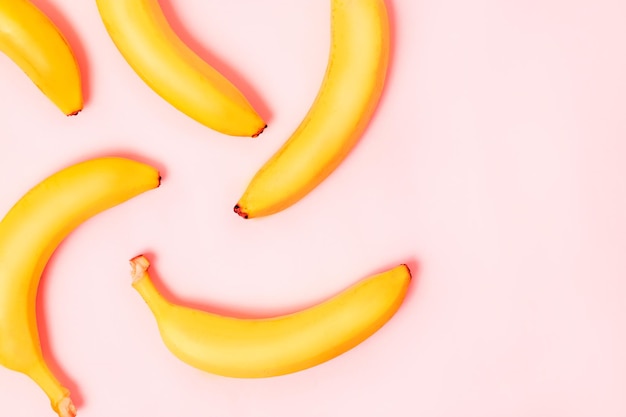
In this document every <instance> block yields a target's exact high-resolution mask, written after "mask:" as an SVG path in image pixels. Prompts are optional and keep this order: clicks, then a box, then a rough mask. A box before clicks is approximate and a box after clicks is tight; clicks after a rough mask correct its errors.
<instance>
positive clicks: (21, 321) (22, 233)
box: [0, 157, 160, 417]
mask: <svg viewBox="0 0 626 417" xmlns="http://www.w3.org/2000/svg"><path fill="white" fill-rule="evenodd" d="M159 183H160V176H159V172H158V171H157V170H156V169H154V168H152V167H150V166H148V165H145V164H143V163H140V162H136V161H133V160H130V159H125V158H116V157H108V158H96V159H91V160H88V161H85V162H81V163H78V164H76V165H72V166H70V167H68V168H65V169H62V170H61V171H59V172H57V173H55V174H53V175H52V176H50V177H48V178H46V179H45V180H43V181H42V182H41V183H39V184H38V185H36V186H35V187H34V188H32V189H31V190H30V191H28V192H27V193H26V194H25V195H24V196H23V197H22V198H21V199H20V200H19V201H18V202H17V203H16V204H15V205H14V206H13V207H12V208H11V209H10V210H9V212H8V213H7V214H6V216H5V217H4V218H3V219H2V221H0V365H3V366H5V367H7V368H9V369H13V370H15V371H18V372H21V373H24V374H26V375H27V376H29V377H30V378H31V379H33V380H34V381H35V382H36V383H37V384H38V385H39V386H40V387H41V389H42V390H43V391H44V392H45V393H46V395H47V396H48V398H49V399H50V402H51V404H52V408H53V409H54V410H55V411H56V412H57V413H58V414H59V416H60V417H70V416H74V415H75V414H76V408H75V407H74V405H73V403H72V400H71V399H70V393H69V391H68V390H67V388H65V387H63V386H62V385H61V383H60V382H59V381H58V379H57V378H56V377H55V375H53V373H52V372H51V370H50V369H49V367H48V366H47V364H46V362H45V359H44V357H43V356H42V351H41V345H40V341H39V332H38V330H37V319H36V305H35V303H36V296H37V288H38V285H39V280H40V277H41V274H42V271H43V269H44V268H45V266H46V263H47V262H48V259H49V258H50V256H51V255H52V253H53V252H54V250H55V249H56V247H57V246H58V244H59V243H60V242H61V241H62V240H63V239H64V238H65V237H66V236H67V235H68V234H69V233H70V232H71V231H72V230H73V229H74V228H76V227H77V226H78V225H80V224H81V223H82V222H84V221H85V220H87V219H88V218H90V217H92V216H94V215H95V214H97V213H99V212H101V211H103V210H106V209H108V208H111V207H113V206H115V205H117V204H120V203H122V202H123V201H126V200H128V199H130V198H131V197H134V196H136V195H138V194H140V193H143V192H144V191H147V190H150V189H153V188H156V187H158V186H159Z"/></svg>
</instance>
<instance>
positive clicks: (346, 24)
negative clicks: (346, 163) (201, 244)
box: [234, 0, 389, 218]
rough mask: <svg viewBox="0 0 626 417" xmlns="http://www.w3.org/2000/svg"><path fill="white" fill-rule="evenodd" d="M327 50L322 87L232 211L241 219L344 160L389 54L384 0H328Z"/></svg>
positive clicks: (293, 197) (302, 190)
mask: <svg viewBox="0 0 626 417" xmlns="http://www.w3.org/2000/svg"><path fill="white" fill-rule="evenodd" d="M331 29H332V35H331V49H330V57H329V62H328V66H327V69H326V74H325V76H324V80H323V83H322V86H321V88H320V90H319V92H318V95H317V97H316V98H315V101H314V102H313V104H312V106H311V108H310V109H309V112H308V113H307V115H306V117H305V118H304V120H303V121H302V123H301V124H300V125H299V126H298V128H297V129H296V130H295V132H294V133H293V134H292V135H291V137H290V138H289V139H288V140H287V141H286V142H285V143H284V144H283V146H282V147H281V148H280V149H279V150H278V151H277V152H276V153H275V154H274V155H273V156H272V157H271V158H270V159H269V160H268V161H267V162H266V163H265V165H264V166H263V167H262V168H261V169H260V170H259V171H258V172H257V173H256V175H255V176H254V178H252V180H251V182H250V184H249V185H248V187H247V189H246V190H245V192H244V194H243V196H242V197H241V198H240V199H239V202H238V203H237V205H236V206H235V208H234V210H235V212H236V213H238V214H239V215H240V216H241V217H243V218H252V217H259V216H266V215H270V214H273V213H276V212H279V211H281V210H284V209H286V208H287V207H289V206H291V205H292V204H294V203H296V202H297V201H298V200H300V199H301V198H302V197H304V196H305V195H307V194H308V193H309V192H310V191H312V190H313V189H314V188H315V187H317V186H318V185H319V184H320V183H321V182H322V181H323V180H324V179H325V178H326V177H328V175H330V174H331V172H333V170H334V169H335V168H336V167H337V166H338V165H339V164H340V163H341V162H342V161H343V160H344V158H345V157H346V156H347V155H348V153H349V152H350V150H351V149H352V148H353V146H354V145H355V144H356V142H357V140H358V139H359V138H360V136H361V135H362V133H363V131H364V130H365V128H366V126H367V124H368V122H369V120H370V118H371V116H372V114H373V112H374V109H375V107H376V105H377V103H378V100H379V98H380V95H381V92H382V89H383V84H384V81H385V77H386V72H387V64H388V57H389V21H388V16H387V9H386V7H385V2H384V1H383V0H331Z"/></svg>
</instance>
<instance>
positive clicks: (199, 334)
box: [130, 255, 411, 378]
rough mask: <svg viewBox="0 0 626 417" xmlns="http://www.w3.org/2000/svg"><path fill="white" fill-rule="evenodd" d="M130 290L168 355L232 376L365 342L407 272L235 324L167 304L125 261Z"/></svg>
mask: <svg viewBox="0 0 626 417" xmlns="http://www.w3.org/2000/svg"><path fill="white" fill-rule="evenodd" d="M130 263H131V266H132V276H133V287H134V288H135V289H136V290H137V291H138V292H139V294H140V295H141V296H142V297H143V299H144V300H145V301H146V303H147V304H148V306H149V307H150V309H151V310H152V313H153V314H154V317H155V318H156V321H157V323H158V326H159V330H160V333H161V337H162V338H163V341H164V342H165V345H166V346H167V347H168V348H169V350H170V351H171V352H172V353H173V354H174V355H175V356H177V357H178V358H179V359H181V360H182V361H184V362H186V363H188V364H189V365H191V366H194V367H196V368H198V369H201V370H205V371H208V372H211V373H215V374H218V375H223V376H229V377H238V378H261V377H271V376H277V375H283V374H288V373H292V372H297V371H300V370H303V369H306V368H310V367H312V366H315V365H318V364H320V363H322V362H325V361H328V360H330V359H332V358H334V357H336V356H338V355H340V354H342V353H344V352H345V351H347V350H349V349H351V348H353V347H354V346H356V345H358V344H359V343H361V342H362V341H363V340H365V339H367V338H368V337H369V336H371V335H372V334H373V333H374V332H376V331H377V330H378V329H379V328H380V327H382V326H383V325H384V324H385V323H386V322H387V321H388V320H389V319H390V318H391V317H392V316H393V315H394V314H395V312H396V311H397V310H398V308H399V307H400V305H401V304H402V301H403V300H404V296H405V294H406V291H407V288H408V285H409V282H410V281H411V274H410V272H409V269H408V267H407V266H406V265H400V266H397V267H395V268H393V269H390V270H388V271H386V272H383V273H380V274H377V275H374V276H372V277H370V278H368V279H365V280H363V281H361V282H359V283H357V284H356V285H353V286H352V287H350V288H348V289H347V290H345V291H343V292H342V293H340V294H338V295H336V296H335V297H333V298H331V299H329V300H327V301H325V302H323V303H321V304H318V305H316V306H313V307H310V308H308V309H305V310H302V311H299V312H296V313H292V314H288V315H283V316H278V317H271V318H262V319H241V318H234V317H225V316H221V315H217V314H212V313H209V312H205V311H201V310H195V309H191V308H187V307H183V306H180V305H176V304H173V303H171V302H169V301H167V300H166V299H165V298H164V297H163V296H162V295H161V294H160V293H159V292H158V291H157V289H156V288H155V287H154V285H153V283H152V281H151V279H150V276H149V275H148V273H147V269H148V267H149V265H150V263H149V261H148V260H147V259H146V258H145V257H144V256H143V255H139V256H137V257H135V258H133V259H132V260H131V261H130Z"/></svg>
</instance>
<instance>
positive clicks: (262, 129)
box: [252, 125, 267, 138]
mask: <svg viewBox="0 0 626 417" xmlns="http://www.w3.org/2000/svg"><path fill="white" fill-rule="evenodd" d="M265 129H267V125H265V126H263V127H262V128H261V129H260V130H259V131H258V132H256V133H255V134H254V135H252V137H253V138H256V137H258V136H259V135H260V134H261V133H263V131H264V130H265Z"/></svg>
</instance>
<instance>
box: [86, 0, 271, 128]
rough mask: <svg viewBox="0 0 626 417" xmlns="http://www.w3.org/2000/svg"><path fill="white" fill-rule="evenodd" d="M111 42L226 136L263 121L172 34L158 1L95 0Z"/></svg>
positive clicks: (159, 88)
mask: <svg viewBox="0 0 626 417" xmlns="http://www.w3.org/2000/svg"><path fill="white" fill-rule="evenodd" d="M96 3H97V4H98V9H99V11H100V16H101V17H102V21H103V22H104V26H105V27H106V29H107V31H108V33H109V35H110V37H111V39H112V40H113V43H114V44H115V45H116V46H117V48H118V50H119V51H120V53H121V54H122V56H123V57H124V58H125V59H126V61H127V62H128V64H129V65H130V66H131V67H132V68H133V69H134V70H135V72H136V73H137V74H138V75H139V76H140V77H141V78H142V79H143V81H144V82H145V83H146V84H148V86H149V87H151V88H152V89H153V90H154V91H155V92H156V93H157V94H159V95H160V96H161V97H162V98H163V99H165V100H166V101H167V102H169V103H170V104H171V105H173V106H174V107H175V108H177V109H178V110H180V111H181V112H183V113H185V114H187V115H188V116H190V117H191V118H192V119H195V120H196V121H198V122H200V123H202V124H204V125H206V126H208V127H210V128H212V129H214V130H216V131H218V132H221V133H224V134H227V135H232V136H252V137H256V136H258V135H259V134H260V133H261V132H262V131H263V130H264V129H265V128H266V127H267V126H266V124H265V122H264V121H263V119H262V118H261V117H260V116H259V115H258V114H257V112H256V111H255V110H254V109H253V108H252V106H251V104H250V103H249V102H248V100H247V99H246V98H245V97H244V95H243V94H242V93H241V92H240V91H239V90H238V89H237V88H236V87H235V86H234V85H233V84H232V83H231V82H230V81H229V80H228V79H226V78H225V77H224V76H223V75H222V74H220V73H219V72H218V71H217V70H216V69H215V68H213V67H212V66H210V65H209V64H208V63H207V62H206V61H204V60H203V59H202V58H200V57H199V56H198V55H196V54H195V53H194V52H193V51H192V50H191V49H190V48H189V47H188V46H187V45H186V44H185V43H183V41H182V40H181V39H180V38H179V37H178V36H177V35H176V34H175V33H174V31H173V30H172V28H171V27H170V25H169V23H168V22H167V19H166V17H165V16H164V14H163V11H162V10H161V7H160V5H159V2H158V0H96Z"/></svg>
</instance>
